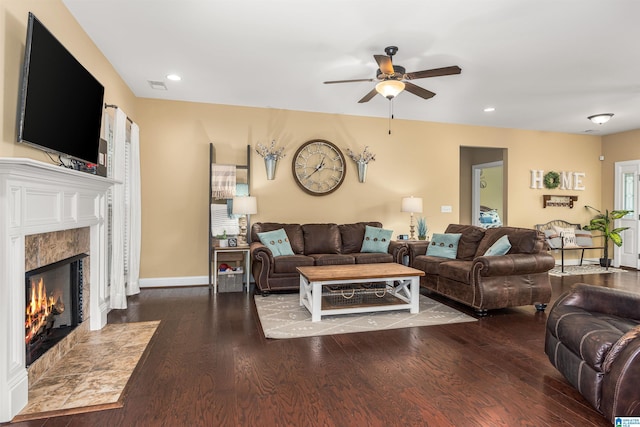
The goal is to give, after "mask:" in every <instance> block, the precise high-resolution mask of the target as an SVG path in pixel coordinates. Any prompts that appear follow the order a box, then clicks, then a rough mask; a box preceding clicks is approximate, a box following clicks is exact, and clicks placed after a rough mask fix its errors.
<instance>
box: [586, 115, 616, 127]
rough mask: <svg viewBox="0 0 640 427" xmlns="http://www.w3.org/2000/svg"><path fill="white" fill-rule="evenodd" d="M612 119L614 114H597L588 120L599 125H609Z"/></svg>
mask: <svg viewBox="0 0 640 427" xmlns="http://www.w3.org/2000/svg"><path fill="white" fill-rule="evenodd" d="M611 117H613V114H612V113H602V114H595V115H593V116H589V117H587V119H589V120H591V121H592V122H593V123H595V124H597V125H602V124H605V123H607V122H608V121H609V120H610V119H611Z"/></svg>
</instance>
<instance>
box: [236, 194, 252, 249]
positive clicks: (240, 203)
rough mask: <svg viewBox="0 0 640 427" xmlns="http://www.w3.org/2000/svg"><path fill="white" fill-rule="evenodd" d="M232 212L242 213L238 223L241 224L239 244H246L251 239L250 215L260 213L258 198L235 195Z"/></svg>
mask: <svg viewBox="0 0 640 427" xmlns="http://www.w3.org/2000/svg"><path fill="white" fill-rule="evenodd" d="M232 213H233V214H234V215H241V217H240V218H239V219H238V225H239V226H240V235H239V236H238V244H241V245H246V244H247V242H248V241H249V239H248V235H247V229H248V226H249V215H252V214H256V213H258V203H257V200H256V198H255V197H253V196H241V197H234V198H233V209H232Z"/></svg>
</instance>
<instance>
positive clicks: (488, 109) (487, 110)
mask: <svg viewBox="0 0 640 427" xmlns="http://www.w3.org/2000/svg"><path fill="white" fill-rule="evenodd" d="M494 111H496V107H487V108H485V109H484V112H485V113H492V112H494Z"/></svg>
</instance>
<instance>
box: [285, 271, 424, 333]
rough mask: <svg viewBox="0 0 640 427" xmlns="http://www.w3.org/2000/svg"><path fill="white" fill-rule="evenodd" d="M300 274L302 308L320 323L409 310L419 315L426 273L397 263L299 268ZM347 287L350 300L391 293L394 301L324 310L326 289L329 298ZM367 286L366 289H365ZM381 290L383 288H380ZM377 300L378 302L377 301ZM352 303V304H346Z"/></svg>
mask: <svg viewBox="0 0 640 427" xmlns="http://www.w3.org/2000/svg"><path fill="white" fill-rule="evenodd" d="M297 270H298V272H299V273H300V305H304V306H305V307H307V309H308V310H309V311H310V312H311V321H312V322H318V321H320V318H321V317H322V316H326V315H330V314H347V313H368V312H377V311H390V310H403V309H409V311H410V312H411V313H418V312H419V301H420V276H424V272H423V271H421V270H416V269H415V268H410V267H406V266H404V265H401V264H397V263H382V264H349V265H323V266H310V267H297ZM370 283H384V284H385V286H384V287H383V288H372V289H369V290H367V288H366V287H363V288H361V289H354V288H357V284H370ZM340 286H344V287H345V288H344V289H345V290H344V291H343V292H344V295H346V297H347V298H346V299H348V298H350V297H351V295H352V294H355V292H363V293H365V294H367V295H371V293H374V294H382V293H383V292H384V295H385V296H386V295H387V293H388V295H389V296H391V297H393V298H384V300H383V299H382V298H381V299H380V301H374V302H375V303H362V304H344V305H340V306H336V305H330V304H325V307H323V288H324V291H325V297H326V295H327V293H328V292H330V291H331V290H332V288H333V290H335V289H336V288H337V289H338V290H339V289H340ZM363 286H364V285H363ZM378 286H379V285H378ZM373 299H374V300H375V298H373ZM346 302H348V301H346Z"/></svg>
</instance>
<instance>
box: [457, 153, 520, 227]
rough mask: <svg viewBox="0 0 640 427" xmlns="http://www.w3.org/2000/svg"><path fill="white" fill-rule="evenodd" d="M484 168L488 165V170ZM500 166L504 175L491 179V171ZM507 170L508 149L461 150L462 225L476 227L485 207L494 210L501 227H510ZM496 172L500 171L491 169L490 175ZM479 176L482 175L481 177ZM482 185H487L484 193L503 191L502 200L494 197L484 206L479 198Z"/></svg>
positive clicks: (492, 176)
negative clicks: (508, 225) (486, 191)
mask: <svg viewBox="0 0 640 427" xmlns="http://www.w3.org/2000/svg"><path fill="white" fill-rule="evenodd" d="M482 165H486V166H487V169H486V171H485V169H484V168H482V167H481V166H482ZM499 165H501V169H502V173H498V174H497V176H494V175H491V176H489V175H488V174H489V173H490V172H489V170H490V169H489V168H491V167H493V166H499ZM478 166H480V168H478ZM507 169H508V161H507V149H506V148H489V147H460V200H459V202H460V219H459V220H460V224H474V225H477V224H478V223H479V222H480V219H479V217H480V215H479V212H480V210H481V207H482V206H485V207H486V208H489V209H492V210H493V209H495V210H496V211H497V212H498V215H499V217H500V222H501V224H502V225H507V224H508V222H507V221H508V215H509V212H508V209H507V206H508V199H507V194H508V188H507V186H508V182H507V179H506V177H507V173H508V171H507ZM494 171H498V169H491V172H494ZM476 174H482V176H479V175H476ZM485 175H486V176H485ZM485 184H486V185H485ZM481 186H484V189H482V190H483V191H484V190H488V191H496V190H497V189H500V190H498V191H499V192H500V193H501V198H498V197H496V198H491V199H490V201H488V202H486V203H485V204H484V205H483V204H482V203H481V198H482V196H481V195H480V190H481V188H480V187H481ZM476 191H477V193H476ZM474 194H475V196H474ZM483 209H484V208H483Z"/></svg>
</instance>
